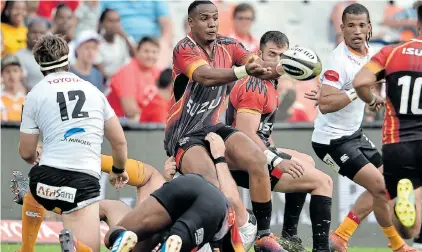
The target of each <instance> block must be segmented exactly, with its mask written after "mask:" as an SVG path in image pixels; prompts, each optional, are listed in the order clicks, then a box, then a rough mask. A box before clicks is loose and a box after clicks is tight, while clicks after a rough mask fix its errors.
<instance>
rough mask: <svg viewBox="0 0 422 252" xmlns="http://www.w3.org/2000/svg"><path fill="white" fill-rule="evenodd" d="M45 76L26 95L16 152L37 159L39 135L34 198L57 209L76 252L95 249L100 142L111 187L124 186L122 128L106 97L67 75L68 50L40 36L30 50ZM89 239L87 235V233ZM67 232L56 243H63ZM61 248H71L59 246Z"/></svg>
mask: <svg viewBox="0 0 422 252" xmlns="http://www.w3.org/2000/svg"><path fill="white" fill-rule="evenodd" d="M33 54H34V57H35V60H36V62H37V63H38V64H39V65H40V70H41V72H42V73H43V75H44V76H45V77H44V79H42V80H41V81H40V82H39V83H38V84H37V85H35V87H34V88H33V89H32V90H31V91H30V92H29V93H28V95H27V96H26V99H25V102H24V105H23V109H22V118H21V127H20V132H21V133H20V141H19V154H20V156H21V157H22V159H23V160H25V161H26V162H27V163H29V164H33V163H34V162H35V161H37V158H38V155H39V152H38V151H37V143H38V140H39V134H40V132H42V133H43V136H42V138H43V141H42V142H43V143H44V146H43V155H42V156H41V158H40V160H39V164H37V165H36V166H35V167H34V168H33V169H31V171H30V173H29V188H30V192H31V194H30V195H32V196H33V198H34V199H35V200H36V201H37V202H38V203H39V204H41V205H42V206H43V207H44V208H46V209H47V210H53V209H55V208H56V209H60V211H61V212H62V217H63V226H64V227H65V230H66V229H69V230H71V231H72V232H73V234H74V235H75V238H76V239H77V240H78V241H79V242H78V243H77V246H78V250H79V251H99V250H100V239H99V238H100V230H99V228H100V221H99V218H98V217H97V216H98V211H99V203H98V201H99V200H100V198H99V195H100V184H99V179H100V175H101V174H100V173H101V169H100V166H101V165H100V162H101V157H100V154H101V144H102V142H103V136H105V137H106V138H107V139H108V140H109V141H110V144H111V147H112V152H113V161H114V162H113V168H112V178H113V180H112V181H111V183H112V184H113V185H114V186H117V187H120V186H123V184H124V183H126V182H127V179H128V177H127V173H126V172H125V169H124V167H125V164H126V159H127V144H126V138H125V135H124V133H123V129H122V127H121V125H120V122H119V120H118V119H117V117H116V115H115V113H114V111H113V109H112V108H111V107H110V104H109V103H108V101H107V99H106V98H105V96H104V95H103V94H102V93H101V92H100V91H98V89H96V88H95V87H94V86H93V85H92V84H90V83H89V82H86V81H84V80H82V79H80V78H79V77H78V76H76V75H74V74H72V73H70V72H69V63H68V54H69V47H68V46H67V43H66V41H65V40H64V39H63V38H61V37H59V36H55V35H51V34H48V35H45V36H43V37H42V38H40V39H39V40H38V41H37V42H36V44H35V45H34V48H33ZM87 232H88V233H89V234H90V235H86V233H87ZM68 235H69V233H68V232H66V233H61V237H60V240H61V241H63V240H67V239H68V238H69V237H67V236H68ZM121 235H122V239H121V240H122V242H123V244H126V243H128V242H129V241H130V244H128V246H127V248H118V249H119V250H118V251H121V252H124V251H129V249H130V247H131V246H133V245H134V243H136V235H135V234H134V233H131V232H126V233H123V234H121ZM62 249H63V250H70V249H73V248H68V247H66V244H65V243H64V244H62Z"/></svg>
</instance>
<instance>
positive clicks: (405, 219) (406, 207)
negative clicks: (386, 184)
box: [394, 179, 416, 228]
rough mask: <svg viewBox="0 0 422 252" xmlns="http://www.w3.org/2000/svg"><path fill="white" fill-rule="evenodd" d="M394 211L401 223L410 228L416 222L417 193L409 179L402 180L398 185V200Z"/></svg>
mask: <svg viewBox="0 0 422 252" xmlns="http://www.w3.org/2000/svg"><path fill="white" fill-rule="evenodd" d="M394 211H395V213H396V216H397V218H398V219H399V221H400V223H401V224H402V225H403V226H405V227H407V228H410V227H412V226H413V225H415V222H416V207H415V193H414V191H413V184H412V182H411V181H410V180H409V179H401V180H400V181H399V183H398V184H397V198H396V204H395V206H394Z"/></svg>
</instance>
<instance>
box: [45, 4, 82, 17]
mask: <svg viewBox="0 0 422 252" xmlns="http://www.w3.org/2000/svg"><path fill="white" fill-rule="evenodd" d="M59 4H66V5H67V6H69V8H70V9H72V11H75V10H76V8H77V7H78V5H79V1H78V0H73V1H40V4H39V6H38V9H37V14H38V15H39V16H41V17H44V18H47V19H51V18H52V17H53V15H52V12H53V10H54V9H55V8H56V7H57V6H58V5H59Z"/></svg>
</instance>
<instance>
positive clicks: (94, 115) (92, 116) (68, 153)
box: [25, 72, 114, 177]
mask: <svg viewBox="0 0 422 252" xmlns="http://www.w3.org/2000/svg"><path fill="white" fill-rule="evenodd" d="M27 100H28V101H27V102H28V103H27V104H25V109H26V110H27V111H28V113H30V114H32V115H29V116H32V117H33V120H34V122H35V125H37V126H38V127H39V130H40V131H41V132H42V136H43V155H42V156H41V161H40V165H48V166H52V167H55V168H60V169H65V170H72V171H73V170H78V171H81V172H85V173H89V174H91V175H94V176H97V177H99V176H100V174H101V167H100V165H101V157H100V154H101V144H102V142H103V135H104V121H105V120H107V119H109V118H110V115H111V114H114V113H112V110H111V109H110V107H109V105H108V102H107V100H106V98H105V97H104V95H103V94H102V93H101V92H100V91H99V90H98V89H97V88H96V87H95V86H93V85H92V84H91V83H89V82H87V81H84V80H82V79H80V78H79V77H78V76H76V75H74V74H72V73H69V72H60V73H53V74H49V75H47V76H46V77H45V78H44V79H43V80H42V81H41V82H40V83H39V84H38V85H36V86H35V87H34V88H33V89H32V90H31V92H30V93H29V94H28V96H27ZM26 106H28V108H26ZM29 106H31V107H30V108H29ZM110 110H111V111H110Z"/></svg>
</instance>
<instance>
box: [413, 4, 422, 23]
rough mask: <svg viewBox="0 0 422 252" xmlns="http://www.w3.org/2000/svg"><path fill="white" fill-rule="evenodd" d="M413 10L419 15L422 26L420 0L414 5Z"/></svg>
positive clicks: (421, 5)
mask: <svg viewBox="0 0 422 252" xmlns="http://www.w3.org/2000/svg"><path fill="white" fill-rule="evenodd" d="M413 8H414V9H415V11H416V14H417V15H418V22H419V23H420V24H422V1H421V0H418V1H416V2H415V3H414V4H413Z"/></svg>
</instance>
